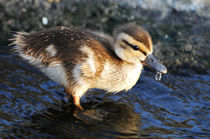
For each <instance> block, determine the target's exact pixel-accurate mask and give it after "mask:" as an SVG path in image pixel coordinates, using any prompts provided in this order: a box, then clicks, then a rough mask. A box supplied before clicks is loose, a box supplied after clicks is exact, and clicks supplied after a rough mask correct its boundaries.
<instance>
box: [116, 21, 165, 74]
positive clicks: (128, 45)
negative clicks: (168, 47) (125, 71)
mask: <svg viewBox="0 0 210 139" xmlns="http://www.w3.org/2000/svg"><path fill="white" fill-rule="evenodd" d="M114 40H115V44H114V50H115V53H116V54H117V56H118V57H120V58H121V59H122V60H124V61H126V62H128V63H134V64H135V63H139V62H140V63H141V64H144V65H146V66H149V67H150V68H152V69H155V70H156V71H158V72H161V73H166V72H167V68H166V67H165V66H164V65H162V64H160V63H159V62H158V61H157V60H156V58H155V57H154V56H153V55H152V52H153V43H152V38H151V36H150V34H149V33H148V32H147V31H146V30H144V29H142V28H140V27H139V26H137V25H135V24H127V25H123V26H120V27H119V28H117V29H116V30H115V31H114Z"/></svg>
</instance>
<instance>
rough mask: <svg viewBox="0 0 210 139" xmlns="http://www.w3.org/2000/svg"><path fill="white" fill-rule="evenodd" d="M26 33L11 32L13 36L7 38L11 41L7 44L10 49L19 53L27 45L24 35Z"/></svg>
mask: <svg viewBox="0 0 210 139" xmlns="http://www.w3.org/2000/svg"><path fill="white" fill-rule="evenodd" d="M27 35H28V33H26V32H15V33H14V34H13V38H11V39H9V41H12V43H11V44H9V46H12V51H13V52H17V53H20V52H22V51H23V49H24V48H25V47H26V46H27V41H26V36H27Z"/></svg>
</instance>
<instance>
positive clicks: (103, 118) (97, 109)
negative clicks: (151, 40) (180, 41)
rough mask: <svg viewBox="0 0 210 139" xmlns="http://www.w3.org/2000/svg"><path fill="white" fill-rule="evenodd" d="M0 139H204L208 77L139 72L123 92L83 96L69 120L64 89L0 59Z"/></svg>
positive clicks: (209, 133)
mask: <svg viewBox="0 0 210 139" xmlns="http://www.w3.org/2000/svg"><path fill="white" fill-rule="evenodd" d="M0 76H1V78H0V137H20V138H23V137H24V138H26V137H30V138H31V137H32V138H35V137H37V138H38V137H57V138H64V137H69V138H71V137H74V138H85V137H92V138H149V137H151V138H157V137H159V138H168V137H169V138H170V137H172V138H197V137H203V138H208V137H210V110H209V106H210V94H209V92H210V75H209V74H208V75H199V74H193V75H192V76H178V75H177V76H174V75H170V74H167V75H163V77H162V80H161V81H160V82H157V81H155V79H154V76H155V73H152V72H149V71H144V72H143V74H142V75H141V78H140V79H139V81H138V83H137V84H136V85H135V86H134V87H133V88H132V89H131V90H129V91H128V92H122V93H118V94H105V93H104V91H102V90H96V89H92V90H89V91H88V93H87V95H86V96H85V97H84V98H83V99H82V106H83V107H84V108H85V111H84V112H78V113H77V115H75V114H73V107H72V105H71V104H69V103H66V102H65V101H63V100H64V96H65V95H64V94H65V93H64V88H63V87H62V86H59V85H58V84H56V83H55V82H53V81H51V80H49V79H48V78H47V77H45V76H44V75H43V74H42V73H40V72H39V71H38V70H36V69H35V68H33V67H31V66H30V65H28V64H26V63H25V62H24V61H22V60H21V59H19V58H17V57H16V56H13V55H10V54H0Z"/></svg>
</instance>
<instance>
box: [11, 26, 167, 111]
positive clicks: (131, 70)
mask: <svg viewBox="0 0 210 139" xmlns="http://www.w3.org/2000/svg"><path fill="white" fill-rule="evenodd" d="M12 40H13V43H12V45H13V50H14V51H15V52H16V53H17V54H18V55H19V56H20V57H22V58H23V59H25V60H27V61H28V62H29V63H30V64H31V65H33V66H35V67H38V68H39V69H40V70H41V71H42V72H43V73H44V74H45V75H47V76H48V77H49V78H50V79H52V80H54V81H55V82H57V83H59V84H60V85H62V86H64V87H65V90H66V93H67V96H69V97H72V98H73V102H74V105H75V106H76V107H77V108H79V109H81V110H82V109H83V108H82V106H81V105H80V98H81V97H82V96H83V95H84V94H85V93H86V91H87V90H88V89H91V88H99V89H103V90H106V91H107V92H120V91H122V90H129V89H131V88H132V87H133V86H134V85H135V84H136V82H137V81H138V79H139V77H140V74H141V71H142V69H143V65H146V66H149V67H150V68H153V69H154V70H156V71H158V72H160V73H164V74H165V73H166V72H167V69H166V67H165V66H164V65H162V64H160V63H159V62H158V61H157V60H156V58H155V57H154V56H153V55H152V52H153V43H152V39H151V36H150V34H149V33H148V32H147V31H146V30H144V29H142V28H141V27H139V26H137V25H135V24H126V25H122V26H120V27H118V28H117V29H116V30H115V31H114V33H113V37H111V36H109V35H107V34H104V33H101V32H97V31H91V30H86V29H81V28H75V27H69V28H67V27H63V26H61V27H54V28H51V29H48V30H45V31H41V32H36V33H25V32H18V33H16V34H14V38H12Z"/></svg>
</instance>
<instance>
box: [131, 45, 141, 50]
mask: <svg viewBox="0 0 210 139" xmlns="http://www.w3.org/2000/svg"><path fill="white" fill-rule="evenodd" d="M131 47H132V48H133V49H134V50H136V51H137V50H139V47H138V46H136V45H132V46H131Z"/></svg>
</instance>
